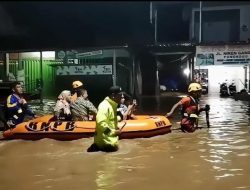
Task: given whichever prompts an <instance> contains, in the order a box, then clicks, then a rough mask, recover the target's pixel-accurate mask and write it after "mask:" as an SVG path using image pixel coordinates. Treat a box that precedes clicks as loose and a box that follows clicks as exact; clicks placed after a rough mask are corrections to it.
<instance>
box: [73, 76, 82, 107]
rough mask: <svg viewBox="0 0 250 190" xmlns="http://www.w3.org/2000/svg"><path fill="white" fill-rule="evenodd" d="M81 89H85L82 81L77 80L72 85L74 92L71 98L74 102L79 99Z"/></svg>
mask: <svg viewBox="0 0 250 190" xmlns="http://www.w3.org/2000/svg"><path fill="white" fill-rule="evenodd" d="M81 88H83V83H82V82H81V81H79V80H77V81H74V82H73V83H72V92H71V93H72V96H71V101H72V102H74V101H76V99H77V91H78V90H79V89H81Z"/></svg>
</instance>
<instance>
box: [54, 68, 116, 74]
mask: <svg viewBox="0 0 250 190" xmlns="http://www.w3.org/2000/svg"><path fill="white" fill-rule="evenodd" d="M56 75H59V76H60V75H112V65H81V66H57V69H56Z"/></svg>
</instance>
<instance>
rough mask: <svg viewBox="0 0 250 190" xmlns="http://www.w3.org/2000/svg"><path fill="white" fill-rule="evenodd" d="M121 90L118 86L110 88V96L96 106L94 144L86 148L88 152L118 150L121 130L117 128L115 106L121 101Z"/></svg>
mask: <svg viewBox="0 0 250 190" xmlns="http://www.w3.org/2000/svg"><path fill="white" fill-rule="evenodd" d="M121 96H122V89H121V87H119V86H112V87H111V88H110V95H109V96H108V97H106V98H105V99H104V100H103V101H102V102H101V103H100V104H99V106H98V111H97V115H96V131H95V135H94V143H93V144H92V145H91V146H90V147H89V148H88V152H93V151H98V150H101V151H105V152H113V151H117V150H118V140H119V134H120V133H121V130H120V129H119V128H118V126H117V125H118V121H117V106H118V103H119V102H120V100H121Z"/></svg>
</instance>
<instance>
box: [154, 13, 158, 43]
mask: <svg viewBox="0 0 250 190" xmlns="http://www.w3.org/2000/svg"><path fill="white" fill-rule="evenodd" d="M154 13H155V44H157V9H155V11H154Z"/></svg>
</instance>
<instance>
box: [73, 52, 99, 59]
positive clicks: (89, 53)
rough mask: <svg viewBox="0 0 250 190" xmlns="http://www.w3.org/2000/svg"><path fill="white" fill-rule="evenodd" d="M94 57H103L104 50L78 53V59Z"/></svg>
mask: <svg viewBox="0 0 250 190" xmlns="http://www.w3.org/2000/svg"><path fill="white" fill-rule="evenodd" d="M93 55H102V50H98V51H90V52H84V53H77V54H76V58H81V57H89V56H93Z"/></svg>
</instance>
